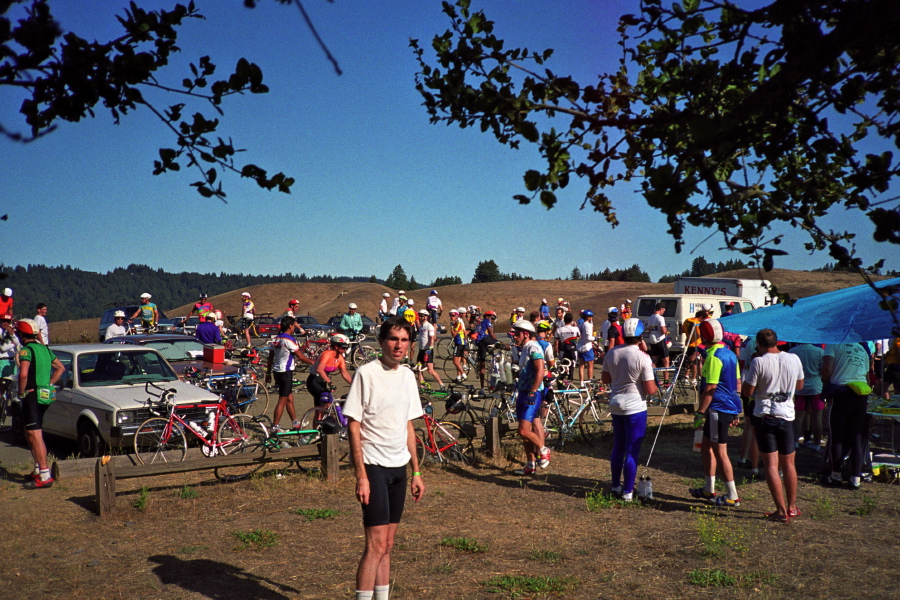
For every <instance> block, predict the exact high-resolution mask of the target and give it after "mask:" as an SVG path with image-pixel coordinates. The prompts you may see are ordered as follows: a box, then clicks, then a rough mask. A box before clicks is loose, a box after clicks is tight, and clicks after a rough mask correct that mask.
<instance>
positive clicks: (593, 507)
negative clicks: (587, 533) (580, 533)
mask: <svg viewBox="0 0 900 600" xmlns="http://www.w3.org/2000/svg"><path fill="white" fill-rule="evenodd" d="M584 502H585V504H586V505H587V509H588V512H600V511H601V510H605V509H608V508H642V507H643V504H641V503H640V502H638V501H637V500H632V501H630V502H627V501H625V500H622V499H621V498H618V497H616V496H613V495H612V494H605V493H603V492H602V491H599V490H598V491H596V492H588V493H587V495H586V496H585V497H584Z"/></svg>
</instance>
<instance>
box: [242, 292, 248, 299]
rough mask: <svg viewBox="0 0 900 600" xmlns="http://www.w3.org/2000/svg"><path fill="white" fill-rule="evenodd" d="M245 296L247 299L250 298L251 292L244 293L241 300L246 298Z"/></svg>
mask: <svg viewBox="0 0 900 600" xmlns="http://www.w3.org/2000/svg"><path fill="white" fill-rule="evenodd" d="M245 296H246V297H247V298H249V297H250V292H244V293H243V294H241V298H243V297H245Z"/></svg>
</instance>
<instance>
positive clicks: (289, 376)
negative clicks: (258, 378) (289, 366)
mask: <svg viewBox="0 0 900 600" xmlns="http://www.w3.org/2000/svg"><path fill="white" fill-rule="evenodd" d="M293 375H294V374H293V373H292V372H291V371H273V372H272V379H274V380H275V385H277V386H278V396H279V397H284V396H290V395H291V394H292V393H293V390H294V377H293Z"/></svg>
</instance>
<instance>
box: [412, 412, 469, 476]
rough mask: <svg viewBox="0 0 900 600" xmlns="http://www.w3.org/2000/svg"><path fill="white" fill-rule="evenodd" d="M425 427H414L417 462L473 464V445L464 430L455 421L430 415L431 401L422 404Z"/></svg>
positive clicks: (467, 465)
mask: <svg viewBox="0 0 900 600" xmlns="http://www.w3.org/2000/svg"><path fill="white" fill-rule="evenodd" d="M423 408H424V410H425V414H424V415H423V416H422V419H423V420H424V421H425V429H424V430H422V429H416V449H417V450H418V454H419V464H425V462H426V460H427V462H430V463H439V464H443V463H457V464H460V465H463V466H466V467H471V466H472V465H474V464H475V447H474V446H473V445H472V438H470V437H469V436H468V435H467V434H466V432H465V431H463V430H462V429H460V428H459V425H457V424H456V423H449V422H447V421H437V420H435V418H434V417H433V416H432V414H433V408H432V406H431V402H427V403H425V404H424V405H423Z"/></svg>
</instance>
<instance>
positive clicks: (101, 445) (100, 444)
mask: <svg viewBox="0 0 900 600" xmlns="http://www.w3.org/2000/svg"><path fill="white" fill-rule="evenodd" d="M76 441H77V443H78V452H79V453H80V454H81V457H82V458H97V457H99V456H103V452H104V450H105V449H106V443H105V442H104V441H103V438H102V437H100V432H99V431H97V428H96V427H94V424H93V423H90V422H82V423H81V424H79V425H78V439H77V440H76Z"/></svg>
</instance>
